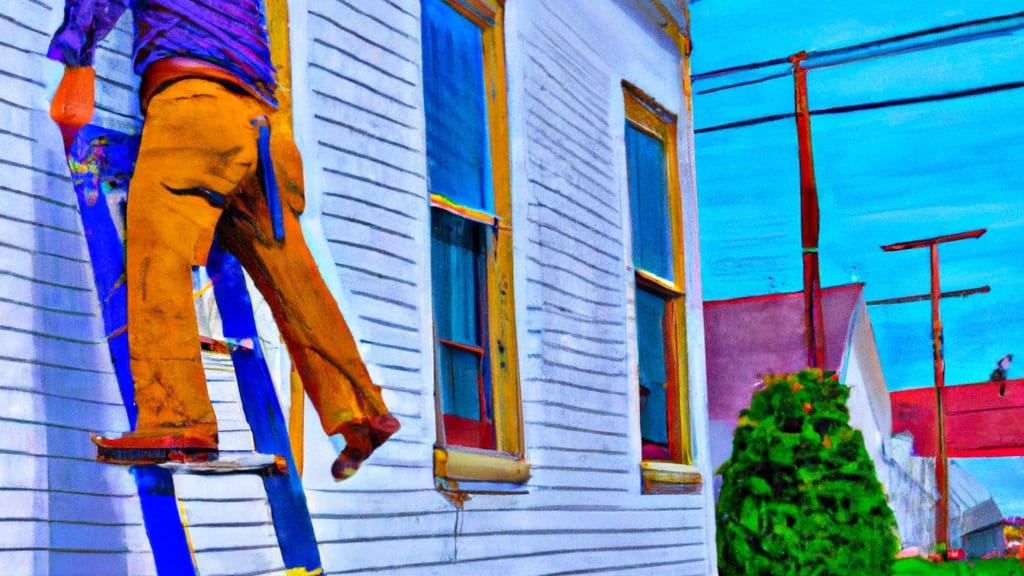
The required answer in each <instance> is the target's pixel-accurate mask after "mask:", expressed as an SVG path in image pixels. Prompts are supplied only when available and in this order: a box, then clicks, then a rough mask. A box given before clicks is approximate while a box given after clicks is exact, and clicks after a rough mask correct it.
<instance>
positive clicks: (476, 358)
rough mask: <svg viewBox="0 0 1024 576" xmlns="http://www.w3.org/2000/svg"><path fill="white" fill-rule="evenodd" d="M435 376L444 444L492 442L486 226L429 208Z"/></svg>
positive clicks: (489, 444)
mask: <svg viewBox="0 0 1024 576" xmlns="http://www.w3.org/2000/svg"><path fill="white" fill-rule="evenodd" d="M431 236H432V237H431V277H432V282H433V290H434V330H435V334H436V338H437V381H438V394H440V397H441V412H442V414H443V415H444V424H445V435H446V440H447V442H448V443H449V444H456V445H463V446H475V447H478V448H492V447H493V424H492V423H493V412H492V401H491V378H490V372H489V368H488V366H489V363H488V353H487V348H488V346H487V345H488V337H487V296H486V294H487V290H486V279H487V271H486V265H487V256H486V254H487V251H486V247H487V229H486V227H485V226H484V225H483V224H480V223H478V222H474V221H472V220H467V219H466V218H462V217H460V216H457V215H455V214H451V213H449V212H447V211H445V210H441V209H439V208H434V209H432V210H431Z"/></svg>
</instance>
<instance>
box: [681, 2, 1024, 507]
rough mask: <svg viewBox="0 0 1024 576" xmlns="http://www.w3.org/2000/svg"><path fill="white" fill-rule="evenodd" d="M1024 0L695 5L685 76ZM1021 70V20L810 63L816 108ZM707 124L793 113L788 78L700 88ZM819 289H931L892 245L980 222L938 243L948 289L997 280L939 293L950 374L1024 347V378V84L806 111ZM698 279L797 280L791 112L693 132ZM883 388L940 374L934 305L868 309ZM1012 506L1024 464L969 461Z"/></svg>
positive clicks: (777, 287)
mask: <svg viewBox="0 0 1024 576" xmlns="http://www.w3.org/2000/svg"><path fill="white" fill-rule="evenodd" d="M1020 10H1021V6H1020V4H1019V0H1018V1H1014V2H1010V1H1005V0H993V1H987V2H971V3H966V2H960V1H952V0H927V1H922V0H902V1H900V2H882V1H873V2H867V3H857V4H854V3H849V2H811V1H787V2H784V3H783V2H752V1H748V0H742V1H741V0H700V1H699V2H696V3H695V4H693V5H692V6H691V17H692V33H693V39H694V53H693V62H692V63H693V72H694V73H695V74H700V73H702V72H707V71H711V70H715V69H719V68H723V67H728V66H736V65H743V64H749V63H752V62H759V61H764V60H769V59H772V58H776V57H784V56H787V55H789V54H792V53H795V52H798V51H800V50H809V51H811V50H826V49H832V48H840V47H845V46H849V45H852V44H858V43H862V42H865V41H870V40H875V39H880V38H885V37H890V36H894V35H898V34H905V33H909V32H915V31H918V30H924V29H929V28H934V27H937V26H946V25H952V24H956V23H960V22H963V21H967V20H975V19H979V18H989V17H994V16H1001V15H1006V14H1012V13H1015V12H1019V11H1020ZM1021 81H1024V32H1017V33H1016V34H1010V35H1002V36H997V37H992V38H986V39H979V40H976V41H972V42H967V43H962V44H956V45H951V46H945V47H942V48H936V49H930V50H924V51H918V52H910V53H904V54H901V55H895V56H888V57H883V58H876V59H872V60H865V61H861V62H857V63H852V64H845V65H841V66H836V67H831V68H821V69H815V70H811V71H810V72H809V73H808V92H809V100H810V107H811V109H812V110H814V109H823V108H832V107H838V106H850V105H858V104H864V103H871V102H879V101H884V100H891V99H897V98H913V97H917V96H925V95H933V94H944V93H951V92H956V91H963V90H969V89H974V88H980V87H984V86H991V85H998V84H1005V83H1011V82H1021ZM701 85H702V83H701V82H700V81H698V82H695V84H694V92H695V96H694V117H695V120H694V124H695V127H696V128H697V129H698V130H699V129H701V128H705V127H709V126H715V125H719V124H723V123H727V122H733V121H737V120H745V119H749V118H755V117H760V116H767V115H772V114H782V113H787V112H792V109H793V93H792V90H793V85H792V79H791V78H790V77H788V76H784V77H782V78H779V79H776V80H771V81H767V82H761V83H757V84H754V85H751V86H749V87H746V88H742V89H736V90H727V91H722V92H716V93H714V94H700V93H699V92H700V91H701ZM812 129H813V143H814V155H815V168H816V173H817V182H818V190H819V197H820V209H821V221H822V227H821V242H820V248H821V249H820V257H821V267H822V270H821V275H822V282H823V284H824V285H826V286H829V285H836V284H844V283H848V282H864V283H865V296H866V298H867V299H868V300H873V299H880V298H890V297H896V296H906V295H911V294H921V293H925V292H927V291H928V289H929V260H928V253H927V251H925V250H913V251H906V252H901V253H885V252H882V250H881V249H880V248H879V247H880V246H881V245H883V244H889V243H893V242H900V241H906V240H914V239H919V238H927V237H931V236H938V235H943V234H950V233H955V232H961V231H965V230H970V229H975V228H987V229H988V233H987V234H986V235H985V236H983V237H982V238H980V239H977V240H967V241H962V242H958V243H956V244H947V245H944V246H942V247H941V248H940V258H941V261H942V289H943V290H944V291H948V290H961V289H968V288H973V287H976V286H981V285H990V286H991V288H992V291H991V292H990V293H988V294H981V295H976V296H971V297H969V298H965V299H946V300H943V302H942V317H943V321H944V324H945V338H946V339H945V346H946V364H947V373H946V382H947V384H948V385H955V384H966V383H972V382H979V381H984V380H987V379H988V376H989V373H990V372H991V371H992V369H993V367H994V366H995V362H996V360H997V359H999V358H1000V357H1002V356H1003V355H1004V354H1006V353H1008V352H1014V353H1016V354H1018V359H1017V362H1018V363H1017V364H1016V365H1015V366H1013V367H1011V370H1010V377H1024V306H1022V305H1021V304H1022V303H1024V258H1022V257H1021V255H1020V252H1021V246H1022V244H1024V193H1022V191H1024V170H1022V169H1021V166H1022V165H1024V90H1009V91H1003V92H998V93H991V94H985V95H979V96H973V97H968V98H957V99H950V100H944V101H941V102H931V103H922V104H913V105H907V106H899V107H889V108H882V109H878V110H870V111H859V112H853V113H848V114H835V115H827V116H825V115H823V116H815V117H814V119H813V124H812ZM696 145H697V154H696V156H697V175H698V193H699V198H700V205H699V208H700V226H701V252H702V260H701V266H702V273H703V276H702V280H703V289H704V296H705V298H706V299H708V300H715V299H722V298H732V297H739V296H748V295H753V294H763V293H769V292H791V291H796V290H799V289H801V287H802V268H801V257H800V228H799V223H800V208H799V189H800V188H799V173H798V164H797V149H796V135H795V129H794V126H793V122H792V121H791V120H790V121H780V122H769V123H764V124H759V125H755V126H748V127H743V128H736V129H730V130H722V131H717V132H707V133H698V134H697V136H696ZM869 312H870V315H871V321H872V324H873V327H874V329H875V336H876V340H877V343H878V346H879V354H880V356H881V359H882V363H883V369H884V371H885V375H886V380H887V382H888V384H889V387H890V389H892V390H900V389H906V388H917V387H922V386H929V385H931V384H932V361H931V323H930V309H929V305H928V303H927V302H923V303H918V304H902V305H896V306H872V307H871V308H870V310H869ZM960 463H961V465H963V466H964V467H965V468H967V469H968V470H970V471H971V472H972V473H973V474H974V475H975V476H976V477H977V478H978V479H979V480H981V481H982V482H983V483H984V484H986V485H987V486H988V487H989V488H990V490H991V491H992V492H993V495H994V496H995V497H996V500H997V502H998V503H999V504H1000V507H1001V508H1002V509H1003V512H1004V513H1005V514H1006V515H1024V497H1021V496H1018V494H1017V493H1018V490H1016V485H1017V484H1018V483H1019V482H1020V481H1021V480H1022V479H1024V460H1021V459H992V460H962V461H960Z"/></svg>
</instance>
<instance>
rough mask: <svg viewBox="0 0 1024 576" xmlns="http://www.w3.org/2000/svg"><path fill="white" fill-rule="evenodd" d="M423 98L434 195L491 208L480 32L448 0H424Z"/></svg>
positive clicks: (429, 176) (480, 208)
mask: <svg viewBox="0 0 1024 576" xmlns="http://www.w3.org/2000/svg"><path fill="white" fill-rule="evenodd" d="M423 97H424V106H425V107H426V118H427V126H426V129H427V177H428V182H429V184H428V187H429V189H430V193H431V194H440V195H442V196H446V197H447V198H448V199H450V200H452V201H453V202H455V203H457V204H461V205H463V206H467V207H470V208H476V209H479V210H483V211H485V212H492V211H493V206H492V202H491V196H492V192H491V184H490V158H489V154H490V152H489V147H488V137H487V118H486V101H485V91H484V67H483V41H482V38H481V31H480V29H479V28H477V27H476V25H475V24H473V23H472V22H470V21H469V20H468V19H466V18H465V17H463V16H462V15H461V14H459V13H458V12H457V11H456V10H455V9H454V8H452V7H451V6H449V5H448V4H447V3H446V2H445V1H444V0H424V2H423Z"/></svg>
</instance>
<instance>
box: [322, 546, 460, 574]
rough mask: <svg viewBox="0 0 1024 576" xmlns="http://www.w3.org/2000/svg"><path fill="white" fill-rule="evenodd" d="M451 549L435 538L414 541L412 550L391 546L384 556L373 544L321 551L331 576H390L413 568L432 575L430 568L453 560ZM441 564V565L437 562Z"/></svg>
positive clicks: (336, 547)
mask: <svg viewBox="0 0 1024 576" xmlns="http://www.w3.org/2000/svg"><path fill="white" fill-rule="evenodd" d="M453 552H454V546H453V543H452V539H451V538H450V537H438V538H432V539H423V540H418V541H416V543H415V545H414V546H402V545H392V546H389V547H388V548H387V553H384V554H382V553H381V546H380V545H379V544H377V543H375V542H372V541H367V542H345V543H340V544H324V545H322V546H321V547H320V553H321V556H322V557H323V561H324V565H326V566H330V572H329V573H330V574H332V575H334V574H352V573H360V572H364V573H365V572H367V571H368V572H369V573H371V574H373V573H377V574H392V573H394V572H393V571H394V570H396V569H401V568H402V567H404V566H410V565H412V566H416V567H417V569H418V570H420V572H419V574H431V573H437V574H441V573H442V572H431V571H430V570H431V568H430V567H431V566H438V565H440V564H443V563H444V562H445V560H447V559H449V558H451V557H452V556H453ZM439 560H441V562H439Z"/></svg>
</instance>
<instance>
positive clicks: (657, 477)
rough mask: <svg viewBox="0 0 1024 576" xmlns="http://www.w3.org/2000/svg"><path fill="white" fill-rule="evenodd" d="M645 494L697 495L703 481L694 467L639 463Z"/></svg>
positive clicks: (667, 463) (649, 461)
mask: <svg viewBox="0 0 1024 576" xmlns="http://www.w3.org/2000/svg"><path fill="white" fill-rule="evenodd" d="M640 473H641V476H642V477H643V488H644V493H645V494H668V493H672V494H679V493H699V492H700V491H701V490H702V489H703V485H704V479H703V477H702V476H701V474H700V470H698V469H697V467H696V466H692V465H689V464H679V463H678V462H660V461H652V460H645V461H643V462H641V463H640Z"/></svg>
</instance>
